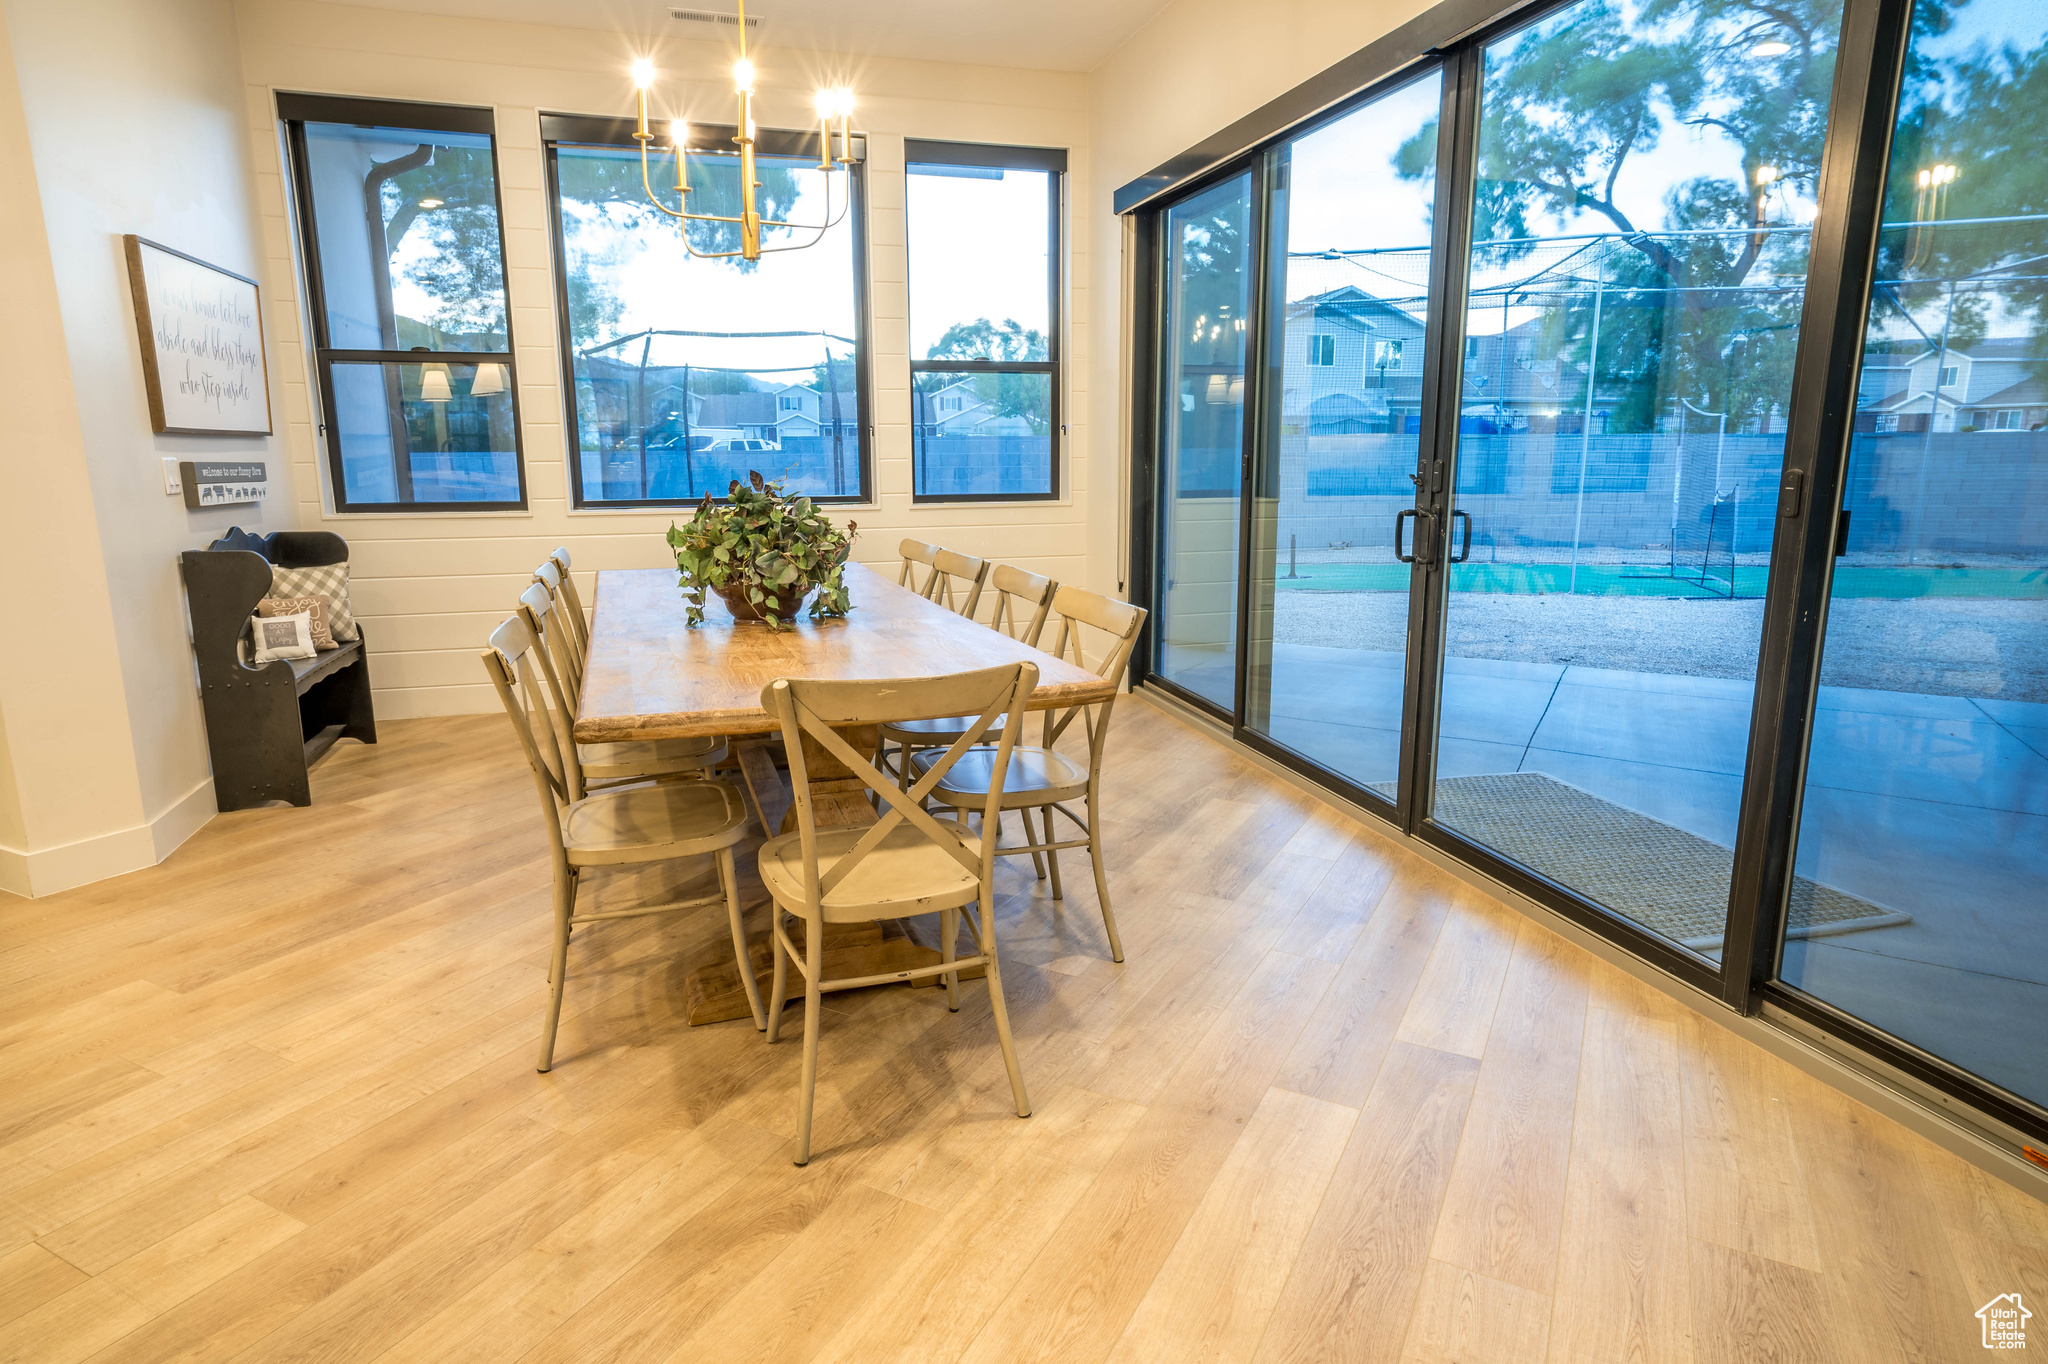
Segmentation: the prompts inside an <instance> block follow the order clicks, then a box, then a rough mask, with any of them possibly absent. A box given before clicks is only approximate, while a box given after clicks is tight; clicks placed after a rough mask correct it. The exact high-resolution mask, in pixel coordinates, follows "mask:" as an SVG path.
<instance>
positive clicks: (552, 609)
mask: <svg viewBox="0 0 2048 1364" xmlns="http://www.w3.org/2000/svg"><path fill="white" fill-rule="evenodd" d="M519 614H520V616H521V618H522V619H524V620H525V621H526V625H527V628H528V629H530V630H531V631H533V635H534V638H535V640H536V641H538V642H539V644H540V648H538V649H537V650H536V651H535V657H536V658H538V659H539V660H540V665H541V675H542V676H543V678H545V680H546V682H547V687H548V695H549V696H550V697H552V698H553V700H554V711H555V713H556V714H557V715H558V716H559V717H560V718H559V721H558V724H559V728H560V730H561V733H562V736H563V738H562V742H563V743H565V744H567V743H570V742H571V735H572V731H573V730H574V728H575V725H576V714H577V711H578V705H577V700H578V698H579V697H580V696H581V695H582V690H583V689H582V684H581V670H580V669H579V670H578V671H577V677H578V680H577V682H575V683H573V684H572V683H571V682H570V681H569V678H568V676H566V675H565V673H566V672H567V668H566V666H565V659H566V657H567V656H569V655H571V654H572V653H573V651H572V650H570V649H569V648H568V647H567V645H566V644H565V643H564V642H563V641H564V637H565V636H567V634H568V633H569V631H568V628H567V626H566V624H565V618H566V617H567V615H568V614H569V613H568V612H566V611H564V610H563V609H562V605H561V603H560V602H559V601H557V600H556V599H555V598H553V597H551V596H549V595H548V590H547V584H546V582H545V580H543V581H541V582H537V583H535V584H534V585H533V586H531V587H529V588H527V589H526V591H524V592H523V593H521V594H520V596H519ZM574 747H575V749H576V757H577V772H578V776H579V780H581V781H582V782H583V783H584V786H585V787H589V788H595V787H604V786H618V785H621V784H623V783H629V782H642V781H652V780H655V779H658V778H663V777H684V776H700V775H702V774H704V773H707V772H709V771H710V770H711V769H712V768H714V767H716V766H717V765H718V764H719V763H722V762H724V761H725V758H726V745H725V740H723V739H721V738H718V737H717V736H715V735H708V736H702V737H697V738H688V739H623V740H619V741H616V742H612V743H594V744H575V745H574ZM575 795H576V797H577V798H578V799H580V798H581V797H582V795H583V790H582V789H579V790H577V791H576V793H575Z"/></svg>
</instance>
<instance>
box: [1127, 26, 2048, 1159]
mask: <svg viewBox="0 0 2048 1364" xmlns="http://www.w3.org/2000/svg"><path fill="white" fill-rule="evenodd" d="M1504 8H1505V6H1504ZM1415 23H1416V25H1417V26H1418V27H1417V28H1416V30H1415V32H1417V33H1424V34H1428V33H1434V34H1435V36H1434V37H1432V38H1431V40H1430V42H1429V43H1418V45H1417V47H1416V49H1415V50H1413V51H1399V50H1395V48H1396V39H1395V38H1389V39H1387V40H1383V41H1382V43H1379V44H1375V45H1374V46H1373V47H1371V48H1368V49H1365V50H1364V51H1362V52H1361V53H1359V54H1356V55H1355V56H1354V57H1352V58H1349V59H1346V66H1345V69H1346V70H1348V71H1350V72H1352V73H1354V74H1356V75H1357V76H1358V78H1359V81H1358V83H1357V84H1356V86H1355V87H1354V88H1355V89H1356V90H1357V92H1358V93H1357V94H1356V95H1354V96H1353V97H1352V99H1351V100H1350V102H1349V103H1342V102H1340V103H1338V104H1335V105H1333V104H1332V103H1331V99H1330V95H1331V87H1332V85H1334V84H1335V80H1334V77H1333V76H1332V73H1330V72H1326V73H1324V75H1323V76H1321V77H1318V78H1317V79H1316V80H1315V81H1313V82H1311V83H1309V84H1308V85H1305V86H1303V87H1302V88H1301V89H1300V90H1298V91H1296V92H1292V93H1291V94H1290V95H1288V96H1287V97H1285V98H1283V99H1280V100H1276V101H1275V102H1274V104H1273V105H1271V106H1268V108H1269V110H1275V111H1280V112H1281V113H1284V112H1285V111H1289V110H1297V111H1298V112H1297V113H1295V114H1293V115H1292V118H1293V119H1294V121H1292V122H1289V121H1286V120H1285V119H1284V118H1282V117H1280V115H1279V113H1276V114H1274V116H1273V117H1274V122H1273V124H1272V126H1271V128H1270V130H1269V131H1268V132H1267V133H1265V134H1264V135H1263V137H1262V138H1260V139H1257V140H1254V139H1253V138H1250V137H1247V138H1246V143H1247V145H1244V146H1243V147H1242V149H1241V150H1239V151H1237V152H1235V153H1232V154H1231V155H1229V156H1228V157H1226V158H1224V159H1223V160H1221V161H1220V162H1219V161H1217V160H1216V159H1215V158H1214V157H1213V155H1212V153H1213V150H1214V148H1213V145H1212V144H1204V145H1202V146H1199V147H1196V148H1193V149H1191V150H1190V151H1189V153H1187V154H1186V155H1185V156H1183V157H1182V158H1179V159H1178V160H1176V161H1173V162H1169V163H1167V164H1166V165H1164V166H1162V167H1161V168H1160V169H1159V170H1158V171H1157V172H1155V173H1154V174H1152V175H1150V176H1147V177H1145V178H1143V179H1141V180H1137V181H1133V182H1132V183H1131V184H1129V185H1126V186H1125V187H1124V188H1123V189H1122V190H1120V191H1119V192H1118V196H1117V199H1118V207H1119V211H1125V212H1129V211H1137V212H1140V213H1142V214H1144V215H1145V218H1144V224H1145V225H1144V226H1143V227H1142V228H1141V230H1140V231H1139V232H1138V233H1136V234H1134V237H1135V239H1136V240H1138V241H1139V242H1141V243H1143V244H1145V249H1146V250H1147V251H1148V252H1150V253H1152V254H1151V256H1150V258H1149V261H1148V264H1149V267H1150V268H1149V269H1148V270H1147V271H1146V272H1145V274H1144V275H1143V276H1141V278H1142V279H1145V280H1147V281H1149V282H1150V287H1151V288H1152V289H1153V290H1156V292H1157V295H1158V299H1157V306H1156V308H1155V309H1153V310H1152V312H1151V318H1152V322H1151V326H1152V329H1153V330H1152V334H1151V336H1150V338H1149V342H1150V344H1149V345H1148V346H1147V347H1145V348H1144V349H1143V350H1142V352H1141V353H1142V354H1144V355H1146V356H1148V357H1150V359H1149V362H1148V367H1147V368H1145V369H1144V370H1143V379H1142V383H1143V387H1142V388H1141V389H1140V390H1139V393H1140V400H1141V401H1142V402H1143V403H1144V404H1145V405H1146V407H1147V408H1149V409H1151V410H1152V411H1153V412H1155V413H1156V419H1155V421H1154V423H1153V429H1152V430H1149V431H1140V432H1139V436H1140V439H1139V440H1138V442H1137V449H1138V451H1139V458H1140V459H1142V460H1146V461H1150V464H1149V467H1147V468H1145V469H1144V470H1143V471H1142V476H1143V477H1144V478H1145V479H1146V485H1145V486H1148V487H1149V489H1150V491H1151V494H1152V495H1151V497H1150V498H1149V499H1145V498H1142V497H1141V498H1140V499H1138V501H1139V506H1140V513H1139V516H1138V517H1137V518H1134V522H1133V531H1134V536H1135V537H1136V538H1137V540H1138V542H1139V543H1140V544H1141V545H1146V537H1148V536H1149V537H1150V540H1149V544H1148V545H1146V553H1147V555H1148V557H1149V565H1148V566H1149V569H1150V582H1149V596H1148V595H1147V587H1148V583H1147V575H1146V574H1145V573H1144V572H1143V571H1140V572H1139V573H1138V574H1136V577H1137V580H1138V582H1139V584H1140V588H1139V595H1140V598H1141V599H1142V600H1144V601H1145V604H1147V605H1149V606H1151V607H1152V608H1153V610H1154V616H1153V627H1152V629H1153V633H1152V640H1153V643H1152V648H1151V650H1150V653H1149V656H1148V657H1149V661H1150V669H1149V675H1148V676H1147V677H1146V678H1144V679H1141V680H1145V681H1148V682H1151V681H1157V682H1162V683H1165V684H1167V689H1169V690H1171V691H1174V692H1176V693H1178V695H1179V696H1180V697H1181V698H1182V699H1191V700H1194V701H1196V702H1198V703H1200V704H1202V705H1203V706H1205V707H1206V708H1207V709H1209V710H1211V711H1212V712H1222V713H1226V714H1228V715H1229V716H1230V718H1231V720H1232V726H1233V734H1234V736H1235V737H1236V738H1237V739H1238V740H1239V741H1241V742H1243V743H1244V744H1246V745H1247V747H1249V748H1251V749H1253V750H1256V751H1258V752H1260V753H1262V754H1264V755H1266V756H1267V757H1270V758H1272V759H1274V760H1276V761H1279V762H1282V763H1285V764H1288V765H1290V766H1292V767H1293V768H1295V769H1296V770H1298V771H1301V772H1303V773H1306V774H1308V775H1310V776H1311V777H1314V778H1316V779H1319V780H1321V781H1323V782H1324V783H1325V784H1326V785H1328V786H1329V787H1330V788H1331V789H1333V790H1335V791H1336V792H1338V793H1339V794H1341V795H1343V796H1344V797H1346V798H1348V799H1350V800H1352V801H1354V802H1356V803H1358V804H1359V805H1361V806H1363V807H1365V808H1367V809H1369V810H1370V811H1372V812H1373V813H1374V814H1376V815H1378V816H1381V817H1383V818H1385V819H1386V820H1388V821H1389V823H1390V824H1391V825H1393V826H1394V827H1395V828H1397V829H1399V830H1400V831H1401V832H1402V833H1403V834H1405V835H1407V836H1409V837H1411V838H1414V839H1416V840H1418V841H1419V842H1422V843H1426V844H1428V845H1431V847H1432V848H1433V849H1435V850H1438V851H1441V852H1443V853H1445V854H1448V855H1449V856H1452V857H1455V858H1457V859H1460V860H1462V861H1464V862H1465V863H1467V864H1468V865H1470V866H1472V867H1474V868H1476V869H1477V870H1478V871H1480V872H1482V873H1483V874H1485V875H1486V876H1488V877H1491V878H1493V879H1494V880H1496V881H1498V882H1499V883H1501V884H1503V885H1506V886H1508V887H1510V888H1511V889H1513V890H1514V891H1515V892H1517V893H1519V894H1522V895H1524V896H1527V897H1528V898H1529V899H1531V900H1533V901H1535V902H1537V903H1540V904H1542V905H1544V906H1546V907H1547V908H1548V909H1550V910H1552V911H1554V912H1556V913H1557V914H1558V915H1560V916H1562V917H1564V918H1566V919H1569V920H1571V921H1572V922H1574V923H1576V924H1578V925H1580V926H1582V927H1584V928H1586V929H1587V930H1589V931H1591V932H1594V933H1597V934H1600V935H1602V936H1603V937H1605V938H1606V939H1608V940H1609V941H1610V942H1613V943H1615V944H1617V945H1618V946H1620V947H1621V948H1623V949H1625V950H1627V951H1629V952H1631V953H1633V954H1635V955H1636V956H1638V957H1640V958H1641V959H1643V960H1645V961H1647V962H1650V963H1652V964H1654V965H1655V966H1656V967H1658V968H1659V969H1661V970H1663V971H1665V972H1668V973H1670V974H1671V975H1673V976H1675V977H1677V978H1679V979H1681V980H1684V981H1686V982H1687V983H1689V984H1690V985H1692V986H1694V987H1696V988H1698V989H1700V990H1702V991H1706V992H1709V993H1711V994H1714V995H1717V996H1718V997H1719V998H1720V999H1722V1000H1723V1001H1724V1002H1725V1003H1727V1004H1728V1005H1729V1006H1730V1007H1732V1008H1734V1009H1736V1010H1738V1011H1741V1012H1744V1013H1752V1014H1754V1013H1759V1012H1761V1013H1765V1014H1768V1015H1769V1016H1771V1017H1772V1018H1773V1019H1775V1020H1777V1021H1779V1022H1783V1023H1786V1024H1787V1025H1788V1026H1798V1027H1800V1028H1802V1029H1804V1030H1807V1031H1808V1032H1809V1034H1812V1035H1818V1036H1819V1037H1820V1039H1821V1040H1822V1041H1823V1042H1824V1043H1826V1044H1828V1045H1833V1046H1835V1047H1837V1048H1839V1049H1841V1050H1842V1051H1844V1052H1847V1053H1849V1054H1851V1056H1852V1057H1853V1058H1854V1059H1855V1060H1856V1061H1857V1063H1858V1064H1865V1063H1870V1062H1881V1063H1882V1064H1883V1065H1884V1066H1888V1067H1890V1068H1891V1073H1892V1074H1893V1075H1894V1076H1895V1077H1896V1078H1899V1079H1901V1080H1902V1081H1904V1082H1907V1083H1910V1084H1918V1085H1924V1086H1928V1087H1930V1088H1931V1089H1933V1090H1934V1091H1937V1092H1938V1094H1939V1095H1940V1096H1942V1099H1941V1101H1942V1102H1944V1103H1946V1102H1949V1101H1950V1100H1951V1099H1954V1100H1960V1101H1961V1102H1962V1104H1964V1105H1968V1106H1970V1107H1971V1108H1973V1109H1974V1110H1975V1111H1976V1113H1977V1114H1979V1115H1980V1116H1982V1117H1983V1118H1986V1119H1989V1120H1990V1121H1989V1122H1987V1123H1986V1124H1985V1125H1984V1126H1983V1127H1982V1129H1981V1130H1982V1131H1983V1132H1984V1133H1986V1134H1988V1135H1991V1136H1993V1137H1995V1138H1998V1139H2006V1138H2009V1137H2010V1136H2011V1134H2012V1133H2014V1132H2019V1133H2023V1134H2028V1135H2029V1139H2031V1140H2034V1141H2036V1142H2048V1048H2044V1047H2042V1046H2041V1045H2040V1041H2039V1038H2038V1034H2039V1032H2040V1027H2039V1025H2038V1020H2039V1019H2041V1018H2043V1017H2048V894H2044V891H2043V888H2044V887H2048V175H2044V174H2043V173H2042V172H2041V171H2040V170H2039V169H2038V168H2037V167H2038V164H2039V163H2040V162H2041V159H2042V158H2041V153H2040V143H2041V140H2042V139H2041V134H2042V133H2044V132H2048V114H2044V112H2043V111H2048V11H2044V10H2043V8H2042V7H2041V5H2039V4H2038V3H2032V2H2031V0H1971V3H1969V4H1968V5H1964V4H1962V3H1961V2H1960V0H1838V3H1815V4H1794V5H1776V4H1764V3H1761V0H1670V3H1660V4H1657V5H1615V4H1611V3H1608V0H1576V2H1575V3H1546V4H1539V5H1537V6H1532V7H1528V8H1526V9H1522V10H1519V11H1517V12H1515V13H1512V14H1503V15H1501V17H1499V18H1498V19H1497V20H1496V21H1495V22H1494V23H1493V24H1491V25H1490V26H1486V27H1481V28H1479V29H1477V30H1476V31H1475V30H1473V29H1472V28H1471V15H1470V14H1469V13H1468V12H1466V11H1464V10H1457V11H1456V12H1451V11H1450V10H1449V9H1448V8H1447V7H1442V6H1439V7H1437V8H1435V9H1431V10H1427V11H1425V12H1424V13H1423V14H1422V15H1421V16H1418V18H1417V20H1416V21H1415ZM1432 24H1435V25H1439V26H1441V27H1442V29H1443V30H1444V31H1442V32H1436V31H1435V30H1433V29H1432V28H1431V25H1432ZM1453 25H1458V27H1455V28H1454V27H1452V26H1453ZM1407 32H1408V30H1402V33H1407ZM1337 69H1338V68H1332V71H1333V72H1334V71H1336V70H1337ZM1374 81H1377V82H1378V83H1377V84H1374V83H1372V82H1374ZM1265 116H1267V111H1266V110H1262V111H1260V113H1259V114H1258V115H1255V116H1253V117H1255V118H1256V117H1265ZM1247 122H1249V120H1248V121H1247ZM1244 126H1245V125H1239V126H1238V127H1236V128H1234V129H1233V130H1232V131H1233V133H1236V132H1242V131H1243V128H1244ZM1184 168H1186V169H1184Z"/></svg>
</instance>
